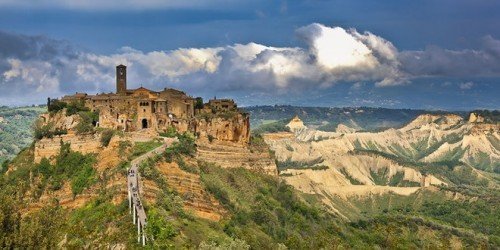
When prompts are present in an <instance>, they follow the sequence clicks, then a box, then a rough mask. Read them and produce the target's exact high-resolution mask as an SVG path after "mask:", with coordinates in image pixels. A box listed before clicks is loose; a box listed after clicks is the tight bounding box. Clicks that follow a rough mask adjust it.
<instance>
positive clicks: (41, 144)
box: [35, 134, 101, 163]
mask: <svg viewBox="0 0 500 250" xmlns="http://www.w3.org/2000/svg"><path fill="white" fill-rule="evenodd" d="M62 143H70V148H71V150H73V151H78V152H81V153H83V154H88V153H97V152H99V150H100V147H101V144H100V141H99V136H98V135H74V134H68V135H60V136H54V137H52V138H43V139H41V140H39V141H37V142H36V143H35V163H39V162H40V161H41V160H42V159H43V158H47V159H51V158H53V157H54V156H56V155H58V154H59V150H60V149H61V145H62Z"/></svg>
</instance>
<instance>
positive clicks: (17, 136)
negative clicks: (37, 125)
mask: <svg viewBox="0 0 500 250" xmlns="http://www.w3.org/2000/svg"><path fill="white" fill-rule="evenodd" d="M45 111H46V108H45V106H36V107H35V106H28V107H16V108H11V107H6V106H1V107H0V164H1V163H2V162H4V161H5V160H6V159H11V158H13V157H14V156H15V155H17V153H19V151H20V150H21V149H23V148H25V147H26V146H28V145H29V144H30V143H31V142H32V141H33V135H32V131H31V125H32V123H33V122H34V121H35V119H36V118H37V117H38V115H40V114H41V113H43V112H45Z"/></svg>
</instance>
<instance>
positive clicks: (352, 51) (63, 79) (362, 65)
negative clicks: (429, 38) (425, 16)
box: [0, 24, 500, 97]
mask: <svg viewBox="0 0 500 250" xmlns="http://www.w3.org/2000/svg"><path fill="white" fill-rule="evenodd" d="M297 35H298V37H299V38H300V39H301V40H302V41H304V44H305V46H304V47H273V46H267V45H263V44H257V43H248V44H234V45H228V46H222V47H213V48H181V49H177V50H172V51H151V52H143V51H139V50H135V49H133V48H130V47H124V48H121V49H120V50H119V51H118V52H117V53H114V54H108V55H101V54H95V53H88V52H83V51H80V50H77V49H74V48H72V47H71V46H69V45H68V44H66V43H65V42H61V41H57V40H52V39H49V38H46V37H31V36H23V35H16V34H8V33H2V32H0V40H1V41H4V43H3V44H5V46H3V47H0V55H4V57H3V58H0V84H1V85H2V90H3V91H2V92H0V96H4V97H5V96H10V95H20V94H33V93H39V94H40V95H51V96H53V97H54V96H56V95H60V94H61V93H73V92H75V91H86V92H89V93H95V92H103V91H105V92H110V91H114V81H115V72H114V70H115V69H114V67H115V65H117V64H120V63H121V64H125V65H127V66H128V68H129V71H128V77H129V83H130V84H129V86H130V87H131V88H132V87H137V86H138V85H140V84H143V85H144V86H145V87H149V88H152V89H161V88H163V87H166V86H168V87H180V88H183V89H186V90H193V89H195V90H200V89H202V90H204V89H209V90H213V91H224V90H258V91H261V92H269V91H270V90H271V91H279V92H286V91H301V90H304V89H307V88H324V87H329V86H331V85H333V84H336V83H338V82H352V83H353V84H356V85H354V87H353V88H354V89H356V88H358V87H360V86H362V84H364V83H366V82H374V83H375V84H376V85H377V86H380V87H386V86H393V85H400V84H405V83H408V82H409V81H410V80H411V79H414V78H419V77H426V76H462V75H466V76H500V41H498V40H495V39H493V38H492V37H485V38H484V39H483V40H484V41H483V42H484V45H483V47H484V48H483V49H481V50H462V51H453V50H445V49H442V48H438V47H429V48H427V49H425V50H422V51H398V50H397V49H396V48H395V47H394V46H393V44H392V43H391V42H389V41H387V40H385V39H384V38H382V37H379V36H377V35H375V34H372V33H370V32H363V33H360V32H358V31H356V30H355V29H347V30H346V29H343V28H340V27H327V26H324V25H321V24H311V25H308V26H305V27H302V28H300V29H298V30H297ZM5 41H6V42H5ZM473 86H474V84H473V83H472V82H470V83H463V84H462V85H460V88H461V89H464V90H465V89H470V88H472V87H473Z"/></svg>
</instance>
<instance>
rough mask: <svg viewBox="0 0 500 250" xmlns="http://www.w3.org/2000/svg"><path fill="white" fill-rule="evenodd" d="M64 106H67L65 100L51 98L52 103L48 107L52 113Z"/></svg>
mask: <svg viewBox="0 0 500 250" xmlns="http://www.w3.org/2000/svg"><path fill="white" fill-rule="evenodd" d="M64 108H66V103H65V102H61V101H59V100H51V101H50V105H49V106H48V107H47V110H48V111H49V112H51V113H56V112H58V111H59V110H62V109H64Z"/></svg>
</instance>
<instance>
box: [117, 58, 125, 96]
mask: <svg viewBox="0 0 500 250" xmlns="http://www.w3.org/2000/svg"><path fill="white" fill-rule="evenodd" d="M116 93H117V94H120V95H125V94H126V93H127V66H125V65H123V64H120V65H118V66H116Z"/></svg>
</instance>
